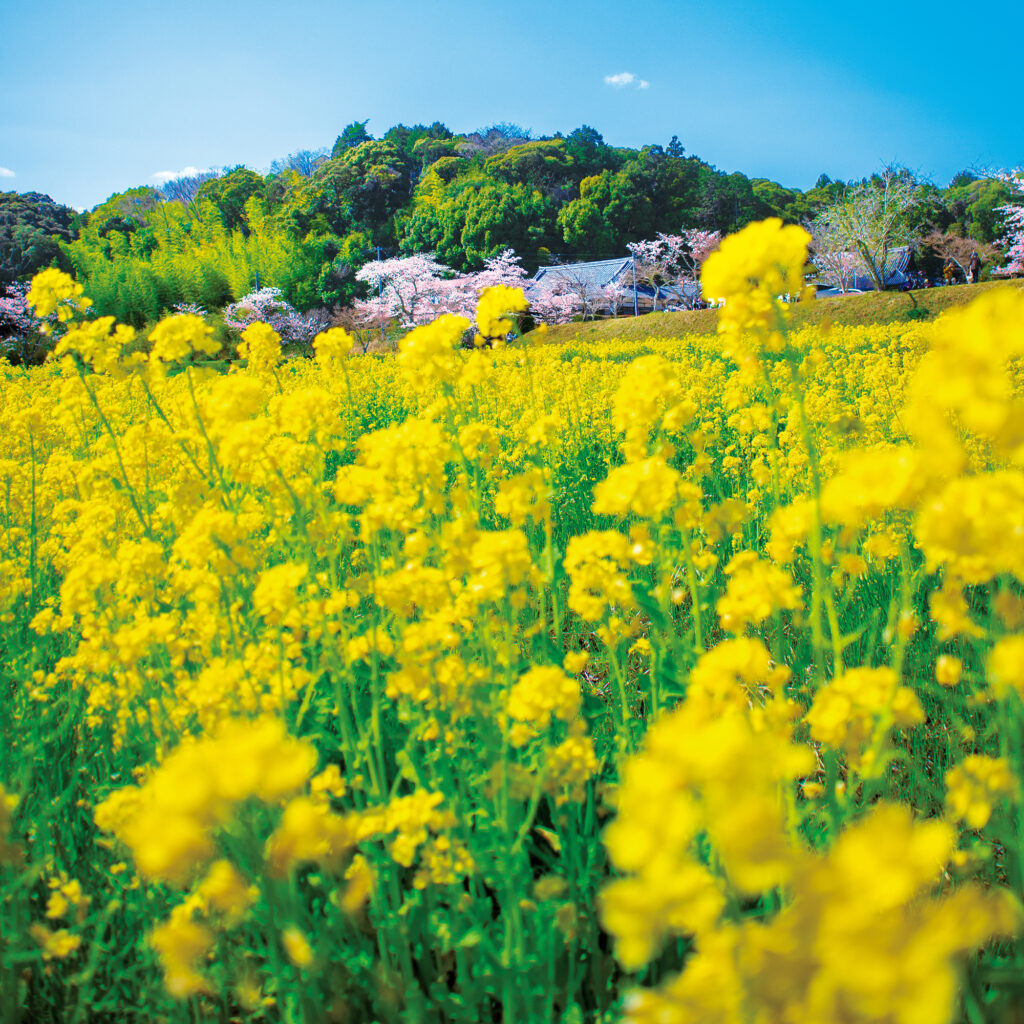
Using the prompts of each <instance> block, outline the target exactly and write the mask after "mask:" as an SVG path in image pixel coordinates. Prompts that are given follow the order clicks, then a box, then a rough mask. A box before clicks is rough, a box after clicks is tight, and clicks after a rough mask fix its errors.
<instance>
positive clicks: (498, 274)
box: [468, 249, 528, 292]
mask: <svg viewBox="0 0 1024 1024" xmlns="http://www.w3.org/2000/svg"><path fill="white" fill-rule="evenodd" d="M468 277H469V279H470V280H471V282H472V288H473V289H474V290H475V291H477V292H482V291H483V290H484V289H485V288H490V287H492V286H494V285H505V286H506V287H509V288H524V287H525V286H526V282H527V279H528V275H527V273H526V271H525V270H523V267H522V265H521V263H520V260H519V257H518V256H517V255H516V253H515V250H514V249H504V250H503V251H502V252H500V253H498V254H497V255H496V256H492V257H491V258H490V259H488V260H485V261H484V269H483V270H478V271H477V272H476V273H475V274H469V275H468Z"/></svg>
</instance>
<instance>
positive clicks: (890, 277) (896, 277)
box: [849, 245, 911, 292]
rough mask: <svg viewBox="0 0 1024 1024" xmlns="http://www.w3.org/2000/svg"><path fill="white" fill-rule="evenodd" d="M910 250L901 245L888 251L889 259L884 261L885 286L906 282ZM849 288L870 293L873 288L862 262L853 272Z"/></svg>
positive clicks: (908, 247)
mask: <svg viewBox="0 0 1024 1024" xmlns="http://www.w3.org/2000/svg"><path fill="white" fill-rule="evenodd" d="M910 256H911V249H910V246H909V245H901V246H899V247H897V248H895V249H890V250H889V258H888V259H887V260H886V261H885V283H886V285H887V286H890V287H891V286H894V285H895V286H899V285H901V284H903V283H904V282H905V281H906V280H907V268H908V267H909V266H910ZM849 286H850V287H851V288H857V289H859V290H860V291H865V292H866V291H871V289H872V288H874V287H875V284H874V282H873V281H872V280H871V275H870V274H869V273H868V269H867V267H866V266H865V265H864V263H863V262H861V263H860V265H859V266H858V267H856V269H855V270H854V272H853V274H852V276H851V278H850V283H849Z"/></svg>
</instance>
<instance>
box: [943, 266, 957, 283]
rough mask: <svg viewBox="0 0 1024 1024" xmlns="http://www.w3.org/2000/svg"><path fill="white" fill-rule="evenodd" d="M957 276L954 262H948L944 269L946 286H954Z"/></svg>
mask: <svg viewBox="0 0 1024 1024" xmlns="http://www.w3.org/2000/svg"><path fill="white" fill-rule="evenodd" d="M955 275H956V271H955V270H954V269H953V261H952V260H946V262H945V264H944V265H943V267H942V280H943V281H945V283H946V284H952V283H953V278H954V276H955Z"/></svg>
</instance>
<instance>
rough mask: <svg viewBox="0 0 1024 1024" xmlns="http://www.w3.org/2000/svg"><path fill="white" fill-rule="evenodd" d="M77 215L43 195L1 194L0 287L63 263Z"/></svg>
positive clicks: (30, 193)
mask: <svg viewBox="0 0 1024 1024" xmlns="http://www.w3.org/2000/svg"><path fill="white" fill-rule="evenodd" d="M76 217H77V214H76V213H75V211H74V210H72V209H70V208H69V207H67V206H61V205H60V204H59V203H55V202H54V201H53V200H52V199H51V198H50V197H49V196H44V195H41V194H40V193H39V192H23V193H19V192H0V285H7V284H10V283H11V282H13V281H17V280H19V279H25V278H27V277H30V276H31V275H32V274H34V273H36V271H38V270H42V269H43V268H44V267H48V266H50V264H51V263H54V262H59V261H60V244H59V242H60V241H61V240H63V241H70V239H71V238H72V237H73V227H74V222H75V219H76Z"/></svg>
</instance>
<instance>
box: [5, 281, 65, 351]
mask: <svg viewBox="0 0 1024 1024" xmlns="http://www.w3.org/2000/svg"><path fill="white" fill-rule="evenodd" d="M2 291H3V288H2V286H0V359H8V360H10V362H12V363H15V364H23V365H27V364H34V363H41V362H42V361H43V360H44V359H45V358H46V354H47V352H49V351H50V349H51V348H52V347H53V343H54V341H55V340H56V338H57V336H58V335H59V333H60V331H59V330H55V328H57V327H58V322H57V317H56V314H54V315H52V316H49V317H47V318H46V319H45V320H41V319H40V318H39V317H37V316H36V315H35V314H34V313H33V312H32V310H31V309H30V308H29V305H28V303H27V302H26V301H25V295H26V294H27V293H28V286H27V285H24V284H21V283H20V282H14V283H13V284H9V285H8V286H7V289H6V294H2ZM44 328H46V329H45V330H44Z"/></svg>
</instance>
